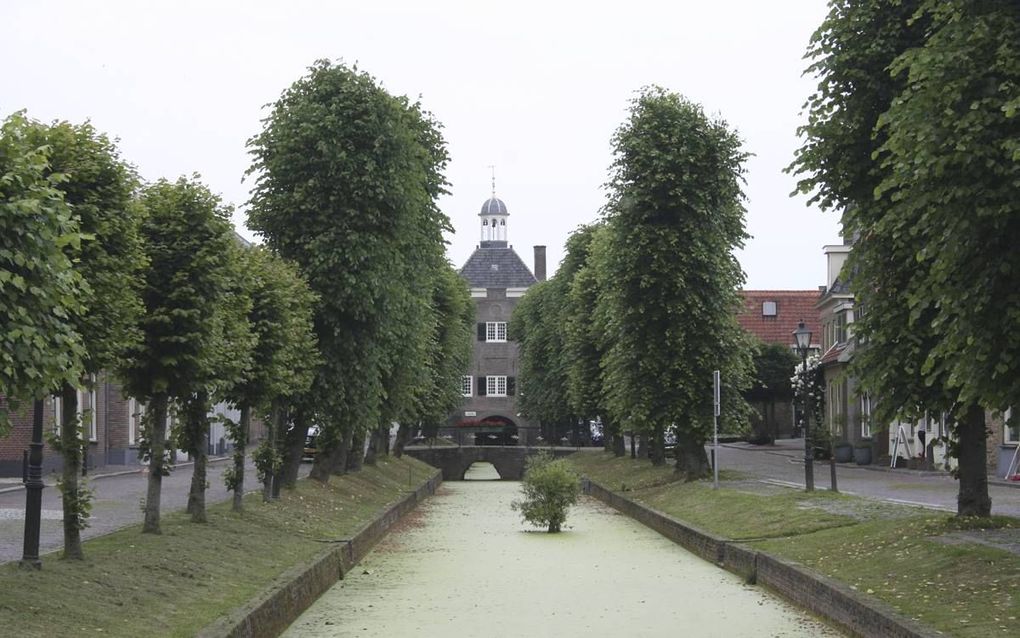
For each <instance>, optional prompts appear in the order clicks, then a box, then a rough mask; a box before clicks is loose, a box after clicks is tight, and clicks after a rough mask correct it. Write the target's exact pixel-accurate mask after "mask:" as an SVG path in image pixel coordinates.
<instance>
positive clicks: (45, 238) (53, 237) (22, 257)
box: [0, 113, 88, 435]
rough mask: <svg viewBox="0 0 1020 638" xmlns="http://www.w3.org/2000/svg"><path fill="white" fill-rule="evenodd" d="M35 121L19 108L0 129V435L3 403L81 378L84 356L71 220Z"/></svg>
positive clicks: (81, 289) (11, 405) (11, 404)
mask: <svg viewBox="0 0 1020 638" xmlns="http://www.w3.org/2000/svg"><path fill="white" fill-rule="evenodd" d="M41 129H42V125H40V124H38V123H35V122H32V121H30V120H29V119H28V118H26V117H25V116H24V114H22V113H15V114H14V115H11V116H10V117H8V118H7V119H6V120H4V122H3V124H2V127H0V394H2V395H3V396H4V397H5V402H4V404H3V405H2V406H0V435H2V434H4V433H5V432H6V430H7V429H8V427H9V425H10V423H9V420H8V412H7V411H8V409H16V408H17V407H18V403H19V402H20V401H24V400H32V399H40V398H42V397H44V396H46V395H47V394H50V393H51V392H53V391H54V390H56V389H57V388H58V387H60V386H61V385H62V384H63V383H65V382H67V383H74V382H75V381H77V379H78V378H79V377H80V376H81V371H82V366H83V363H82V361H83V359H84V358H85V356H86V352H85V349H84V347H83V344H82V337H81V335H80V334H79V333H78V331H77V325H78V320H79V318H80V317H81V316H82V314H83V313H84V311H85V308H84V306H83V304H82V298H83V296H84V294H85V293H86V292H87V290H88V284H87V283H85V282H84V281H83V280H82V277H81V274H80V273H79V272H77V271H76V270H75V269H74V268H73V259H75V258H77V256H78V254H79V251H80V249H81V241H82V234H81V232H80V230H79V226H78V221H77V219H75V218H74V217H73V216H72V212H71V210H70V207H69V206H68V205H67V202H65V201H64V197H63V193H62V192H61V190H60V185H61V183H62V182H64V181H65V180H66V179H67V177H66V176H65V175H62V174H59V173H53V172H52V171H51V170H50V168H49V152H50V149H49V148H48V147H45V146H39V145H36V143H35V142H34V140H35V139H37V138H38V135H39V132H40V130H41Z"/></svg>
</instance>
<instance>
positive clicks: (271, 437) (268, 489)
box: [262, 399, 283, 503]
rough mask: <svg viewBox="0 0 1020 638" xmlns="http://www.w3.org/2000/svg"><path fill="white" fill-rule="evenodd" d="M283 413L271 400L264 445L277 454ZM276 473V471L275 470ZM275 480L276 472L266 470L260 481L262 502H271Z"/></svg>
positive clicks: (270, 469)
mask: <svg viewBox="0 0 1020 638" xmlns="http://www.w3.org/2000/svg"><path fill="white" fill-rule="evenodd" d="M282 413H283V406H281V405H280V402H279V400H277V399H273V403H272V406H271V407H270V409H269V423H268V431H267V432H266V445H268V446H269V449H271V450H273V451H274V452H278V449H279V444H278V441H277V433H278V432H279V431H280V421H281V420H282V417H281V414H282ZM277 471H278V470H277ZM275 478H276V471H273V469H272V468H269V469H267V470H266V474H265V478H263V480H262V502H263V503H268V502H269V501H271V500H273V481H274V480H275Z"/></svg>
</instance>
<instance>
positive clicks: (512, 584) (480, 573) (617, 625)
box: [284, 466, 839, 638]
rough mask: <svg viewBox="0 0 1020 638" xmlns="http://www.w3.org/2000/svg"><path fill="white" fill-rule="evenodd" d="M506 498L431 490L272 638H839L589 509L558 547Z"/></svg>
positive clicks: (486, 492) (610, 514)
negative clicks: (415, 509) (344, 576)
mask: <svg viewBox="0 0 1020 638" xmlns="http://www.w3.org/2000/svg"><path fill="white" fill-rule="evenodd" d="M489 467H490V468H491V466H489ZM519 494H520V484H519V483H516V482H502V481H464V482H449V483H444V484H443V486H442V487H441V488H440V491H439V493H438V494H437V495H436V496H435V497H434V498H432V499H430V500H429V501H428V502H426V503H425V504H423V505H422V506H421V508H420V509H419V510H418V512H416V513H415V514H413V515H411V516H409V517H408V518H407V519H406V520H405V522H404V523H402V524H401V526H400V527H399V528H398V529H396V530H394V531H393V532H392V533H391V534H390V535H389V536H388V537H387V538H386V539H384V540H383V541H382V542H381V543H380V544H379V545H378V546H377V547H376V548H375V550H374V551H373V552H372V553H370V554H369V555H368V556H367V557H366V558H365V559H364V560H363V561H362V562H361V564H360V565H358V566H357V567H356V568H355V570H354V572H353V573H352V574H350V575H348V577H347V579H345V580H343V581H341V582H339V583H337V585H336V586H335V587H333V588H332V589H331V590H329V591H328V592H326V593H325V594H324V595H323V596H322V597H321V598H320V599H319V600H318V601H316V603H315V604H314V605H312V607H311V608H309V609H308V611H306V612H305V613H304V614H303V615H302V616H301V617H300V618H298V619H297V620H296V621H295V622H294V624H293V625H291V627H290V629H288V631H287V633H286V634H284V635H285V636H290V637H297V636H302V637H303V636H386V637H387V638H398V637H403V636H439V637H442V638H466V637H472V636H479V637H482V636H484V637H487V638H491V637H501V636H558V637H573V636H585V637H590V636H613V637H616V638H629V637H632V636H634V637H636V636H685V637H688V638H694V637H700V636H720V637H722V636H725V637H727V638H729V637H733V636H754V637H756V638H763V637H768V636H812V637H814V636H837V635H839V634H838V633H836V632H835V631H833V630H832V629H829V628H828V627H826V626H825V625H822V624H820V623H819V622H817V621H815V620H813V619H812V618H811V617H810V616H808V615H807V614H804V613H803V612H801V611H799V610H797V609H795V608H793V607H791V606H790V605H787V604H786V603H785V602H783V601H781V600H780V599H778V598H775V597H774V596H771V595H769V594H768V593H766V592H765V591H764V590H762V589H759V588H756V587H752V586H748V585H745V584H743V582H742V581H741V580H740V579H739V578H738V577H736V576H734V575H732V574H730V573H728V572H725V571H723V570H722V569H719V568H718V567H715V566H714V565H711V564H709V563H707V562H705V561H703V560H701V559H699V558H697V557H696V556H694V555H693V554H690V553H688V552H687V551H685V550H683V549H681V548H680V547H678V546H677V545H675V544H673V543H672V542H670V541H668V540H666V539H665V538H663V537H662V536H660V535H659V534H657V533H655V532H653V531H651V530H649V529H647V528H646V527H644V526H642V525H640V524H638V523H635V522H634V521H632V520H630V519H629V518H626V517H624V516H622V515H619V514H617V513H616V512H615V510H612V509H609V508H607V507H605V506H604V505H602V504H601V503H598V502H597V501H594V500H591V499H583V500H582V502H581V503H580V504H579V505H578V506H577V507H575V508H574V509H572V510H571V513H570V516H569V518H568V520H567V523H566V525H565V527H564V531H563V533H561V534H546V533H544V532H542V531H540V530H534V529H532V528H530V527H528V526H527V525H526V524H524V523H522V522H521V520H520V518H519V515H518V514H517V513H516V512H513V511H512V510H511V509H510V503H511V501H513V500H514V499H516V498H518V497H519Z"/></svg>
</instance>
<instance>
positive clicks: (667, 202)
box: [600, 87, 750, 480]
mask: <svg viewBox="0 0 1020 638" xmlns="http://www.w3.org/2000/svg"><path fill="white" fill-rule="evenodd" d="M613 144H614V152H615V160H614V163H613V166H612V171H611V177H610V180H609V188H610V190H611V195H610V201H609V203H608V204H607V206H606V211H605V217H606V224H607V231H606V232H607V241H606V242H605V254H604V255H603V256H602V259H601V265H600V269H601V271H602V272H601V277H602V281H603V283H602V285H601V289H600V290H601V300H602V303H606V304H608V309H607V310H606V312H607V315H608V321H609V325H608V326H607V327H608V328H609V329H610V330H611V331H612V334H613V336H612V345H611V347H610V348H609V350H608V352H607V353H606V356H605V357H604V359H603V362H602V367H603V370H605V372H606V375H605V389H606V401H607V407H608V409H609V412H610V413H611V414H612V415H613V416H614V418H616V419H617V420H620V421H623V420H624V419H627V420H628V422H627V426H626V427H628V429H631V427H630V426H632V428H633V429H636V430H638V431H640V432H644V433H647V434H650V435H651V437H652V441H653V444H654V445H653V448H652V460H653V463H655V464H663V463H665V455H664V445H663V437H664V433H665V431H666V430H667V429H672V431H673V432H674V433H675V435H676V439H677V455H676V457H677V458H676V463H677V465H676V467H677V471H678V472H679V473H681V474H683V475H685V476H686V477H687V478H688V479H691V480H693V479H696V478H700V477H703V476H706V475H707V474H708V458H707V455H706V454H705V450H704V444H705V441H706V440H707V438H708V436H709V433H710V432H711V427H712V371H713V370H720V371H721V372H722V376H723V379H724V380H725V381H726V383H727V384H728V386H729V388H728V389H729V390H730V392H729V395H733V396H729V395H728V399H729V400H727V401H726V402H725V403H726V404H727V405H738V404H740V403H742V399H741V398H740V397H739V396H738V395H736V392H739V391H740V390H741V389H742V387H743V384H744V383H745V381H746V375H747V370H748V368H749V367H750V361H749V353H748V349H747V347H746V343H745V339H744V338H743V336H742V331H741V330H740V328H739V326H738V325H737V321H736V314H737V313H736V310H737V308H738V307H739V304H740V299H739V296H738V288H739V287H740V285H741V283H742V282H743V273H742V272H741V270H740V266H739V264H738V263H737V260H736V257H735V256H734V250H735V249H737V248H739V247H740V246H741V245H742V244H743V241H744V239H745V238H746V237H747V235H746V233H745V232H744V221H743V214H744V208H743V204H742V199H743V194H742V192H741V188H740V184H741V175H742V172H743V168H742V163H743V161H744V158H745V153H744V152H743V151H742V150H741V149H740V140H739V138H738V137H737V135H736V134H735V133H733V132H732V131H730V130H729V128H728V126H727V125H726V123H725V122H723V121H721V120H711V119H709V118H708V117H707V116H705V114H704V112H703V111H702V109H701V107H699V106H698V105H696V104H694V103H692V102H690V101H688V100H686V99H684V98H682V97H680V96H679V95H677V94H675V93H669V92H667V91H665V90H664V89H661V88H657V87H652V88H648V89H645V90H644V91H642V92H641V94H640V95H639V96H638V97H637V98H636V99H635V100H634V101H633V103H632V106H631V111H630V117H629V119H628V121H627V122H626V123H625V124H624V125H622V126H621V127H620V128H619V129H618V130H617V132H616V135H615V136H614V138H613Z"/></svg>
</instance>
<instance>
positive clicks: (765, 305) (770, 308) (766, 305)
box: [761, 301, 778, 317]
mask: <svg viewBox="0 0 1020 638" xmlns="http://www.w3.org/2000/svg"><path fill="white" fill-rule="evenodd" d="M777 314H778V313H777V311H776V302H774V301H763V302H761V315H762V316H763V317H775V316H776V315H777Z"/></svg>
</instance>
